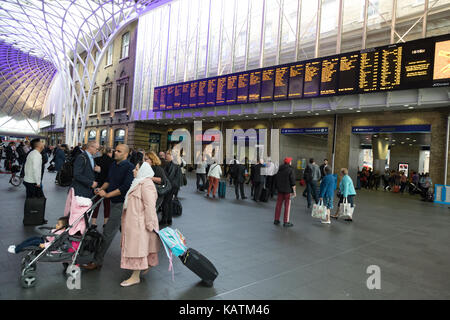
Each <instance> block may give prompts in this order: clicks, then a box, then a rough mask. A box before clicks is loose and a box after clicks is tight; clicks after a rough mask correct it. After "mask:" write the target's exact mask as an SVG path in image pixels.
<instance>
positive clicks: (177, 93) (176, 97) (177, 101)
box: [173, 84, 183, 109]
mask: <svg viewBox="0 0 450 320" xmlns="http://www.w3.org/2000/svg"><path fill="white" fill-rule="evenodd" d="M182 90H183V85H181V84H177V85H176V86H175V89H174V90H173V108H174V109H180V108H181V92H182Z"/></svg>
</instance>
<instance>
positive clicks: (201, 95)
mask: <svg viewBox="0 0 450 320" xmlns="http://www.w3.org/2000/svg"><path fill="white" fill-rule="evenodd" d="M207 84H208V81H207V80H201V81H199V82H198V95H197V107H204V106H206V86H207Z"/></svg>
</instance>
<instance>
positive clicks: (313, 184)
mask: <svg viewBox="0 0 450 320" xmlns="http://www.w3.org/2000/svg"><path fill="white" fill-rule="evenodd" d="M306 193H307V194H306V198H307V200H308V207H309V206H311V196H312V197H313V198H314V201H315V203H318V202H319V190H318V186H317V181H315V180H313V181H310V182H307V183H306Z"/></svg>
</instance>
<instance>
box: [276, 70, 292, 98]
mask: <svg viewBox="0 0 450 320" xmlns="http://www.w3.org/2000/svg"><path fill="white" fill-rule="evenodd" d="M288 85H289V66H281V67H278V68H276V69H275V88H274V90H273V100H284V99H286V98H287V95H288V89H289V88H288Z"/></svg>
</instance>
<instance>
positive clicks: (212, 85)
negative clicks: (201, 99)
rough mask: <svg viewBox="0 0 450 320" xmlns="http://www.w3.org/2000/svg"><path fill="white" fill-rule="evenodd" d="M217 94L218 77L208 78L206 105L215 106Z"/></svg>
mask: <svg viewBox="0 0 450 320" xmlns="http://www.w3.org/2000/svg"><path fill="white" fill-rule="evenodd" d="M216 95H217V78H213V79H208V84H207V91H206V105H207V106H215V105H216Z"/></svg>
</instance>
